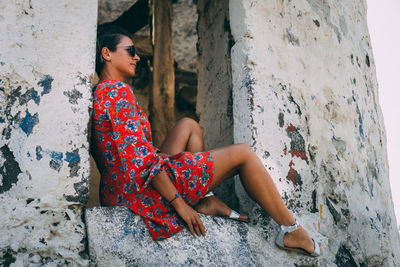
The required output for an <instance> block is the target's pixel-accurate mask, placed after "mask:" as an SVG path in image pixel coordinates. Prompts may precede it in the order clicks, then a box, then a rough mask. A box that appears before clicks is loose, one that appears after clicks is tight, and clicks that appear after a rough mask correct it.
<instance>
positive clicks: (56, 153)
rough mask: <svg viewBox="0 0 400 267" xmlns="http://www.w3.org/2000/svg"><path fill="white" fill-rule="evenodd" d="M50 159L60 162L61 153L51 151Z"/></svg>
mask: <svg viewBox="0 0 400 267" xmlns="http://www.w3.org/2000/svg"><path fill="white" fill-rule="evenodd" d="M50 157H51V158H52V159H54V160H62V158H63V153H61V152H56V151H52V152H50Z"/></svg>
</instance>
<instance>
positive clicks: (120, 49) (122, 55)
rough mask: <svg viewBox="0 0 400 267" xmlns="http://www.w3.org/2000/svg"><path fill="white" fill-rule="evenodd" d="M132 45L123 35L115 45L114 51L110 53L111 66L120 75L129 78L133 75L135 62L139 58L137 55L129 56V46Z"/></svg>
mask: <svg viewBox="0 0 400 267" xmlns="http://www.w3.org/2000/svg"><path fill="white" fill-rule="evenodd" d="M132 45H133V42H132V40H131V39H130V38H129V37H126V36H123V37H122V38H121V41H120V42H119V44H118V45H117V49H116V50H115V52H110V54H111V60H110V63H111V67H112V68H113V69H114V70H115V71H116V72H117V73H118V74H119V75H121V76H122V77H125V78H130V77H133V76H135V71H136V63H137V62H138V61H139V60H140V58H139V56H138V55H136V54H135V56H131V55H130V54H129V51H128V50H129V47H130V46H132Z"/></svg>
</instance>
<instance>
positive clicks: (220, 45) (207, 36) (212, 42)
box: [196, 0, 237, 208]
mask: <svg viewBox="0 0 400 267" xmlns="http://www.w3.org/2000/svg"><path fill="white" fill-rule="evenodd" d="M197 9H198V14H199V21H198V24H197V28H198V29H197V31H198V93H197V106H196V111H197V113H198V114H199V118H200V122H199V123H200V125H201V127H202V128H203V130H204V142H205V146H206V149H207V150H209V149H214V148H217V147H222V146H225V145H230V144H232V143H233V115H232V75H231V52H230V50H231V46H232V45H233V37H232V35H231V32H230V25H229V3H228V1H209V0H201V1H198V4H197ZM233 192H234V181H233V180H228V181H226V182H225V183H224V184H223V185H222V186H220V187H218V188H217V189H216V190H215V193H216V194H217V196H218V197H220V198H221V199H223V200H224V201H225V202H227V204H228V205H230V206H231V207H233V208H237V199H236V198H235V195H234V194H232V193H233Z"/></svg>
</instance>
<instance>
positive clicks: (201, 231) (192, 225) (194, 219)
mask: <svg viewBox="0 0 400 267" xmlns="http://www.w3.org/2000/svg"><path fill="white" fill-rule="evenodd" d="M172 205H173V206H174V208H175V210H176V212H177V213H178V214H179V216H181V218H182V219H183V220H184V221H185V222H186V224H187V225H188V227H189V230H190V232H191V233H192V235H194V233H195V232H196V234H197V235H198V236H200V235H203V236H205V235H206V228H205V227H204V225H203V222H202V221H201V219H200V217H199V215H198V214H197V212H196V211H195V210H194V209H192V208H191V207H190V206H189V205H188V204H186V202H185V201H184V200H183V199H182V198H177V199H176V200H174V201H173V202H172Z"/></svg>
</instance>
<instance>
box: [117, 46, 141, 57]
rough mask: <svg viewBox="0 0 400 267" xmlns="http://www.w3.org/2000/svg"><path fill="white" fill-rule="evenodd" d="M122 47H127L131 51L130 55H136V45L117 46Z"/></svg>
mask: <svg viewBox="0 0 400 267" xmlns="http://www.w3.org/2000/svg"><path fill="white" fill-rule="evenodd" d="M120 47H125V48H126V51H128V53H129V55H130V56H131V57H135V56H136V49H135V46H133V45H123V46H117V48H120Z"/></svg>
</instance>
